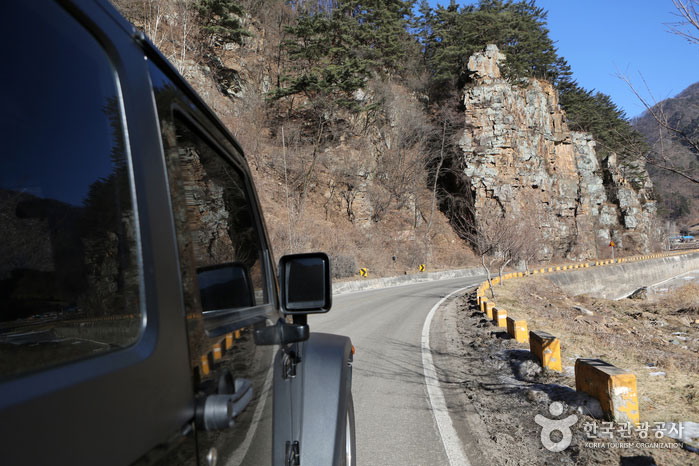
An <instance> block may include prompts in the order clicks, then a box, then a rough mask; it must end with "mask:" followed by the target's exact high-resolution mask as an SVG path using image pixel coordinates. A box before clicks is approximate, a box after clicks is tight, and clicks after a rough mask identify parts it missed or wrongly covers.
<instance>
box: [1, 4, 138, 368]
mask: <svg viewBox="0 0 699 466" xmlns="http://www.w3.org/2000/svg"><path fill="white" fill-rule="evenodd" d="M3 8H4V9H5V10H7V9H9V11H6V14H5V15H3V16H2V17H0V41H1V42H0V43H3V44H13V45H11V46H7V47H3V70H4V72H2V73H0V94H1V97H2V99H1V100H2V102H3V111H2V113H0V138H1V139H2V141H3V142H2V157H1V158H0V378H3V377H8V376H13V375H17V374H20V373H23V372H27V371H32V370H37V369H41V368H45V367H48V366H53V365H56V364H60V363H64V362H68V361H72V360H76V359H81V358H85V357H89V356H95V355H99V354H103V353H106V352H109V351H112V350H114V349H117V348H123V347H126V346H128V345H131V344H133V343H134V342H135V341H136V339H137V338H138V336H139V334H140V331H141V326H142V325H141V322H142V317H141V315H140V308H139V299H138V297H139V283H140V277H139V268H138V260H137V255H136V254H137V247H136V233H135V216H134V210H133V206H132V201H131V189H130V184H129V175H128V173H129V167H128V164H127V160H126V153H125V140H124V131H123V128H122V124H121V122H122V113H121V106H120V101H119V93H118V89H117V83H116V78H115V74H114V70H113V67H112V66H111V63H110V61H109V59H108V57H107V55H106V54H105V52H104V50H103V49H102V47H101V46H100V44H99V43H98V42H97V40H96V39H95V38H94V37H93V36H92V35H91V34H90V33H88V32H87V31H86V30H85V29H84V28H83V27H82V26H81V25H80V24H79V23H77V22H76V21H75V20H74V19H73V18H72V17H70V16H69V15H68V14H67V13H65V11H63V10H62V9H61V8H60V7H58V6H56V5H55V4H54V3H53V2H47V3H46V4H44V3H43V2H42V3H41V5H40V6H39V5H38V4H37V5H34V2H9V3H8V4H7V5H5V6H4V7H3ZM27 31H32V32H31V33H30V34H28V33H27ZM17 38H21V41H20V42H18V41H17Z"/></svg>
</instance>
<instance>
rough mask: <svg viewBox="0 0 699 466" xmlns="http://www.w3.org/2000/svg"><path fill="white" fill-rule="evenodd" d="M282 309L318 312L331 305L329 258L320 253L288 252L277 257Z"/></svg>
mask: <svg viewBox="0 0 699 466" xmlns="http://www.w3.org/2000/svg"><path fill="white" fill-rule="evenodd" d="M279 285H280V292H281V299H280V300H279V301H280V303H281V307H282V312H284V313H285V314H291V315H294V314H320V313H324V312H328V311H329V310H330V307H331V306H332V283H331V281H330V258H328V255H327V254H325V253H323V252H312V253H307V254H289V255H286V256H284V257H282V258H281V259H279Z"/></svg>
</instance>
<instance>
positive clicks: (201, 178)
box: [175, 119, 268, 307]
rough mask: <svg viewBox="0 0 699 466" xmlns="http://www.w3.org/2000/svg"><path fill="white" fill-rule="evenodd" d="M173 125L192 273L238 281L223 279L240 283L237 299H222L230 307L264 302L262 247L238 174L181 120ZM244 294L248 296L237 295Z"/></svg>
mask: <svg viewBox="0 0 699 466" xmlns="http://www.w3.org/2000/svg"><path fill="white" fill-rule="evenodd" d="M175 125H176V127H175V132H176V137H177V148H178V153H179V161H180V170H181V177H182V180H183V181H182V182H183V188H184V192H185V198H186V202H187V218H188V223H189V230H190V235H191V241H192V251H193V254H194V260H195V263H196V266H197V270H198V275H199V276H200V277H204V276H207V277H211V276H212V275H213V271H214V270H216V271H217V274H218V275H221V274H222V273H223V271H224V270H227V271H228V273H229V274H230V275H231V276H240V277H243V278H241V279H238V280H227V281H226V283H227V284H229V285H230V284H240V286H236V289H235V293H236V294H238V299H235V300H224V301H227V302H229V303H230V305H231V306H235V307H248V306H255V305H260V304H265V303H267V302H268V301H267V294H266V293H265V277H264V269H263V264H264V262H263V256H262V246H261V243H260V238H259V235H258V231H257V228H256V225H255V223H254V219H253V216H252V212H251V210H250V203H249V201H248V197H247V192H246V186H245V182H244V181H243V177H242V175H241V174H240V173H239V172H238V170H237V169H236V168H235V167H233V166H232V165H231V164H230V163H227V162H226V161H225V160H224V159H223V158H222V157H221V156H220V155H218V154H217V153H216V152H215V151H214V150H213V149H212V148H211V147H210V146H209V145H208V144H207V143H206V142H204V140H203V139H202V138H201V137H199V135H198V134H197V133H195V132H194V131H191V130H190V129H189V127H188V126H187V125H186V124H184V123H183V122H182V121H181V120H179V119H177V120H175ZM224 264H225V265H226V267H224ZM212 267H215V269H212ZM208 281H211V279H208V280H207V282H208ZM218 281H220V280H218ZM202 283H204V282H202V280H201V279H200V286H201V284H202ZM247 283H251V284H252V290H249V287H248V286H247ZM229 291H230V290H229ZM250 291H252V295H251V296H241V295H246V294H247V295H249V294H250ZM224 292H225V291H224Z"/></svg>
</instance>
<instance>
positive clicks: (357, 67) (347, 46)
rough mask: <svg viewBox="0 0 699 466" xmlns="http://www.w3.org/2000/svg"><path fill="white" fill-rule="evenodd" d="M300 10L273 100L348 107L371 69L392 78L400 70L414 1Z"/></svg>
mask: <svg viewBox="0 0 699 466" xmlns="http://www.w3.org/2000/svg"><path fill="white" fill-rule="evenodd" d="M324 5H325V6H324V7H323V8H321V9H319V8H318V7H317V6H316V5H314V6H313V7H312V8H308V9H304V10H302V11H301V12H300V13H299V16H298V20H297V22H296V24H295V25H292V26H290V27H288V28H286V33H287V34H288V36H289V39H288V40H286V41H285V42H284V44H283V48H284V49H285V51H286V53H287V55H288V58H289V61H290V62H291V67H290V69H288V70H287V71H286V73H285V74H284V76H283V78H282V83H283V87H282V86H280V87H279V88H278V89H276V90H275V91H273V92H272V93H271V94H270V97H272V98H273V99H280V98H283V97H287V96H291V95H297V94H301V95H304V96H305V97H307V98H308V100H309V102H311V105H313V106H317V105H320V103H321V101H323V102H324V105H325V104H327V103H328V102H327V101H328V100H329V101H331V102H333V103H335V104H338V105H340V106H342V107H345V108H349V109H351V110H359V109H360V108H361V104H360V102H358V101H357V99H355V98H354V97H353V94H354V93H355V92H356V91H357V90H358V89H360V88H362V87H363V86H364V85H365V83H366V81H367V80H368V79H369V77H370V76H371V75H372V73H376V74H380V75H387V76H392V75H395V74H398V73H400V72H401V71H403V70H404V66H405V63H406V58H407V53H408V52H407V51H408V50H409V48H410V47H409V46H410V45H411V44H412V38H411V36H410V34H409V32H408V26H409V21H410V17H411V10H412V7H413V5H414V0H406V1H404V0H340V1H337V2H335V3H333V5H332V7H328V6H327V5H326V4H324Z"/></svg>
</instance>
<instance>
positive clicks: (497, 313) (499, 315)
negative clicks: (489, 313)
mask: <svg viewBox="0 0 699 466" xmlns="http://www.w3.org/2000/svg"><path fill="white" fill-rule="evenodd" d="M492 319H493V323H495V324H496V325H497V326H498V327H507V311H506V310H505V309H503V308H501V307H496V308H493V317H492Z"/></svg>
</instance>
